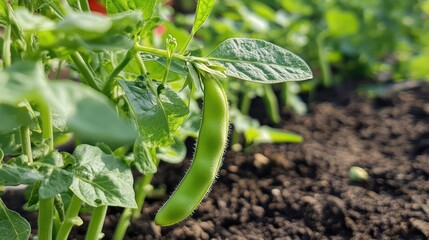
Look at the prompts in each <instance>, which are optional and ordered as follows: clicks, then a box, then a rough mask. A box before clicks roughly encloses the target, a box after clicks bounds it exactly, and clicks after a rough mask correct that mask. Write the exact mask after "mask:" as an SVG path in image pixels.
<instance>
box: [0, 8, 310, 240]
mask: <svg viewBox="0 0 429 240" xmlns="http://www.w3.org/2000/svg"><path fill="white" fill-rule="evenodd" d="M214 5H215V1H214V0H199V1H198V4H197V6H196V12H195V16H194V21H193V25H192V27H191V28H190V32H189V33H188V32H187V38H186V39H185V40H179V39H178V38H175V33H176V34H177V32H175V31H171V32H169V34H170V35H168V36H167V37H166V38H163V39H162V44H160V43H159V42H158V43H156V39H157V38H159V34H158V32H159V31H160V29H159V25H160V24H161V23H163V22H164V21H165V19H164V17H163V8H162V7H161V3H157V1H156V0H147V1H135V0H131V1H123V0H106V1H102V2H97V1H87V0H68V1H66V0H63V1H55V0H50V1H40V0H36V1H21V0H11V1H7V0H1V5H0V26H2V35H1V41H0V45H1V64H0V69H1V71H0V119H1V120H0V121H1V124H0V186H2V188H3V187H4V186H6V187H8V186H17V185H22V186H25V187H26V189H27V192H28V194H27V203H26V204H25V209H26V210H28V211H37V213H38V215H37V216H38V224H37V230H36V229H34V230H33V232H32V228H31V226H30V224H29V223H28V222H27V220H26V219H24V218H23V217H22V216H20V214H19V213H17V212H15V211H13V210H10V209H8V208H7V206H6V204H7V202H6V203H5V202H3V201H2V200H1V198H0V233H1V235H0V239H29V238H30V236H33V238H34V239H39V240H51V239H57V240H64V239H68V237H69V235H70V232H71V229H72V228H73V227H79V226H81V225H82V223H83V220H82V219H81V218H80V217H79V214H80V211H81V210H82V208H83V207H85V209H89V212H90V214H91V220H90V222H89V225H88V228H87V229H86V239H89V240H94V239H101V238H102V237H103V234H102V227H103V224H104V219H105V216H106V213H107V209H108V207H109V206H111V207H122V208H124V210H123V214H122V215H121V218H120V219H119V222H118V224H117V229H116V230H115V234H114V236H113V239H123V238H124V236H125V233H126V229H127V227H128V225H129V224H130V223H131V221H132V219H133V218H134V219H136V218H138V216H139V215H140V213H141V209H142V206H143V203H144V200H145V197H146V195H147V194H148V191H150V189H149V186H150V182H151V180H152V177H153V175H154V174H155V173H156V172H157V167H158V164H159V162H160V161H161V160H163V161H166V162H169V163H177V162H180V161H182V160H183V158H184V157H185V155H186V147H185V144H184V141H185V139H186V138H187V137H196V138H197V143H196V149H195V154H194V157H193V161H192V165H191V167H190V168H189V170H188V172H187V173H186V175H185V176H184V178H183V180H182V181H181V182H180V184H179V185H178V187H177V189H176V190H175V192H174V193H173V194H172V195H171V197H170V199H169V200H168V201H167V202H166V203H165V205H164V206H163V207H162V208H161V209H160V210H159V212H158V214H157V216H156V217H155V223H156V224H158V225H160V226H168V225H173V224H176V223H178V222H180V221H182V220H183V219H185V218H186V217H187V216H189V215H190V214H191V213H192V212H193V211H194V210H195V209H196V208H197V206H198V205H199V203H200V202H201V201H202V199H203V198H204V196H205V195H206V194H207V192H208V191H209V189H210V188H211V185H212V183H213V181H214V179H215V177H216V175H217V172H218V170H219V168H220V166H221V162H222V157H223V153H224V151H225V148H226V146H227V138H228V133H229V122H230V121H229V119H230V115H231V118H232V117H234V118H235V119H240V118H241V119H245V118H246V116H245V115H239V114H234V113H233V112H232V111H230V110H229V104H228V99H227V95H226V89H229V86H230V81H232V80H234V81H239V82H243V83H245V82H246V84H247V82H252V83H253V84H256V85H257V86H259V87H260V88H262V89H264V86H266V85H267V84H271V83H280V82H286V81H300V80H306V79H310V78H312V73H311V71H310V69H309V68H308V66H307V65H306V63H305V62H304V61H303V60H302V59H300V58H299V57H298V56H296V55H295V54H293V53H291V52H289V51H287V50H285V49H283V48H281V47H278V46H276V45H274V44H271V43H269V42H267V41H264V40H259V39H247V38H231V39H227V40H225V41H224V42H223V43H221V44H220V45H219V46H217V47H215V48H214V50H211V51H210V53H209V54H201V53H203V52H207V50H206V49H203V50H204V51H202V50H201V51H194V50H195V40H194V35H195V34H196V33H197V31H198V30H199V29H200V28H201V27H202V26H203V24H204V23H205V22H206V20H207V19H208V18H209V16H210V13H211V11H212V8H213V6H214ZM91 10H92V11H91ZM185 30H186V28H185V29H182V32H183V31H185ZM157 34H158V35H157ZM202 46H204V45H202ZM256 85H255V86H256ZM255 86H254V87H255ZM255 88H257V87H255ZM198 96H202V98H203V108H202V111H201V114H200V110H199V107H198V106H199V105H198V101H199V100H198V99H199V97H198ZM234 121H236V122H237V121H238V120H234ZM237 126H239V125H238V124H236V127H237ZM255 129H259V130H260V129H264V128H263V127H260V128H255ZM255 131H256V130H255ZM255 131H253V134H252V133H251V132H248V138H249V139H252V141H254V142H258V141H263V139H264V138H266V136H265V135H264V134H263V133H264V131H256V133H255ZM268 132H270V131H268ZM265 133H266V132H265ZM270 133H273V134H272V135H271V136H272V137H273V138H275V137H276V136H277V135H278V134H280V133H279V132H275V131H274V132H273V131H271V132H270ZM276 134H277V135H276ZM258 139H259V140H258ZM70 143H71V144H72V150H69V151H65V150H64V144H70ZM133 173H135V174H133ZM134 176H136V177H134ZM34 227H35V226H34Z"/></svg>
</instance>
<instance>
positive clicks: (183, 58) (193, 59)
mask: <svg viewBox="0 0 429 240" xmlns="http://www.w3.org/2000/svg"><path fill="white" fill-rule="evenodd" d="M134 49H135V50H136V51H140V52H146V53H151V54H154V55H158V56H162V57H168V56H169V55H168V52H167V50H162V49H157V48H152V47H146V46H142V45H138V44H137V45H135V46H134ZM171 58H173V59H176V60H179V61H184V62H201V63H206V62H208V59H206V58H201V57H194V56H184V55H182V54H179V53H173V54H172V55H171Z"/></svg>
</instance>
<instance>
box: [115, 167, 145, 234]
mask: <svg viewBox="0 0 429 240" xmlns="http://www.w3.org/2000/svg"><path fill="white" fill-rule="evenodd" d="M152 178H153V174H147V175H144V176H143V177H142V178H140V179H139V181H138V182H137V186H136V202H137V208H136V209H131V208H125V209H124V211H123V212H122V214H121V218H120V219H119V221H118V224H117V225H116V229H115V233H114V234H113V240H122V239H124V236H125V233H126V232H127V228H128V226H129V225H130V223H131V218H134V219H136V218H138V217H139V216H140V214H141V211H142V208H143V204H144V201H145V198H146V196H147V192H148V191H147V186H148V185H149V184H150V182H151V181H152Z"/></svg>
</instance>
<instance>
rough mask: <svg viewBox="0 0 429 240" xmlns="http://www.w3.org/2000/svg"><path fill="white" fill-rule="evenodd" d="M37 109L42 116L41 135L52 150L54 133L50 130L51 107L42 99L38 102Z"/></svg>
mask: <svg viewBox="0 0 429 240" xmlns="http://www.w3.org/2000/svg"><path fill="white" fill-rule="evenodd" d="M39 111H40V116H41V118H42V137H43V139H44V140H45V141H47V143H48V146H49V150H50V151H52V150H54V133H53V130H52V113H51V108H50V107H49V105H48V104H47V103H45V102H44V101H40V102H39Z"/></svg>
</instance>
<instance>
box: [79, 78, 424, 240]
mask: <svg viewBox="0 0 429 240" xmlns="http://www.w3.org/2000/svg"><path fill="white" fill-rule="evenodd" d="M258 111H259V110H257V109H256V110H255V111H254V112H256V113H257V112H258ZM283 118H284V119H285V120H286V121H283V122H282V124H281V128H283V129H287V130H291V131H294V132H297V133H299V134H302V135H303V136H304V138H305V141H304V142H303V143H302V144H263V145H259V146H257V147H256V148H254V149H252V150H251V152H250V153H237V152H233V151H229V152H227V154H226V157H225V160H224V164H223V166H222V170H221V171H220V174H219V178H218V180H217V183H216V184H215V185H214V186H213V190H212V191H211V193H210V194H209V195H208V197H207V198H206V199H205V200H204V202H203V203H202V204H201V206H200V207H199V208H198V210H196V211H195V213H194V214H193V215H192V217H190V218H188V219H187V220H186V221H184V222H182V223H180V224H178V225H176V226H173V227H166V228H160V227H158V226H156V225H155V224H154V223H153V218H154V216H155V214H156V211H157V209H158V208H159V207H160V205H161V203H162V202H163V201H165V200H166V198H167V196H165V198H164V199H162V200H153V199H149V200H148V201H147V203H146V205H145V207H144V212H143V215H142V218H141V219H139V220H138V221H134V222H133V223H132V225H131V226H130V228H129V231H128V235H127V238H126V239H161V238H162V239H212V238H215V239H351V238H353V239H428V238H429V86H428V85H419V86H417V87H412V88H409V89H405V90H402V91H397V92H392V93H391V94H390V95H389V96H387V97H383V98H375V99H369V98H367V97H365V96H364V95H360V94H357V93H355V91H354V89H353V88H351V89H347V86H342V87H341V88H338V89H332V90H327V91H324V92H322V93H321V94H319V95H318V97H317V98H316V101H314V102H313V103H312V104H310V106H309V114H308V115H306V116H297V115H295V114H292V113H290V112H288V111H285V112H283ZM189 164H190V163H189V160H188V161H186V162H185V163H184V164H183V165H180V166H173V165H167V164H162V165H161V166H160V169H159V173H158V174H157V175H156V177H155V179H154V185H155V186H160V185H161V184H166V185H167V191H168V192H172V191H173V190H174V187H175V186H176V185H177V183H178V182H179V181H180V179H181V177H182V176H183V174H184V173H185V171H186V169H187V167H188V166H189ZM351 166H359V167H362V168H364V169H365V170H366V171H367V172H368V174H369V176H370V177H369V180H368V181H367V182H364V183H352V182H350V180H349V178H348V171H349V169H350V167H351ZM178 173H180V174H178ZM120 212H121V211H120V209H111V210H110V215H109V216H108V217H107V219H106V226H105V229H104V233H105V234H106V238H105V239H109V236H111V234H112V232H113V229H114V226H115V224H116V221H117V219H118V216H119V214H120ZM78 239H80V238H79V237H78Z"/></svg>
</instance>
